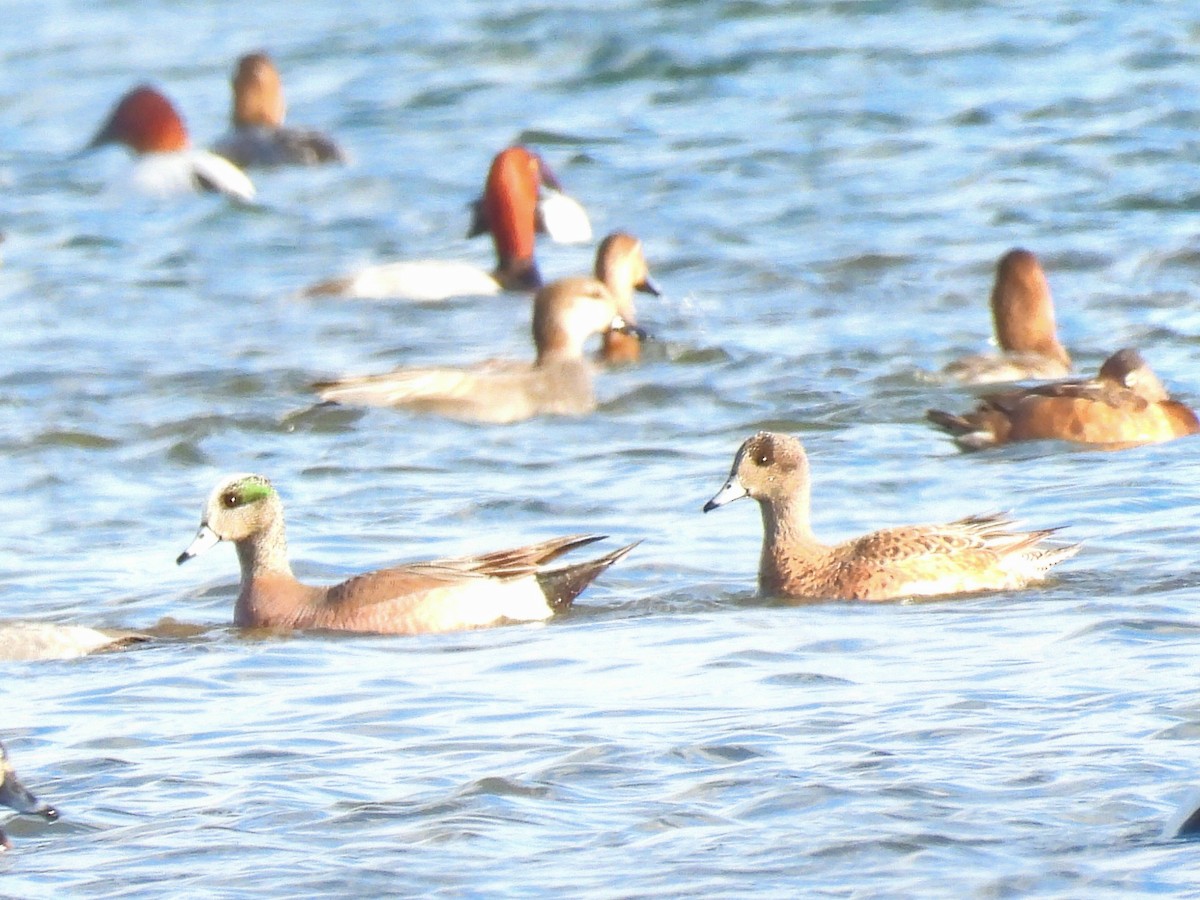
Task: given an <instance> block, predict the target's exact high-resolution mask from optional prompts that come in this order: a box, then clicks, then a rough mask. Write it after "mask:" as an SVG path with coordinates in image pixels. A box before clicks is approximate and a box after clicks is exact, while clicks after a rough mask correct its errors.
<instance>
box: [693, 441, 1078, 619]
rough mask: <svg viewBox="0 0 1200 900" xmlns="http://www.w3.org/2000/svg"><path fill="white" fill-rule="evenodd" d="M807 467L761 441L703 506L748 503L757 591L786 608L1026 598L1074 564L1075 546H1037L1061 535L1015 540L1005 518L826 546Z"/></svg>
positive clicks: (792, 448)
mask: <svg viewBox="0 0 1200 900" xmlns="http://www.w3.org/2000/svg"><path fill="white" fill-rule="evenodd" d="M810 494H811V483H810V480H809V469H808V457H807V455H806V454H805V452H804V446H803V445H802V444H801V442H800V441H799V439H797V438H795V437H792V436H791V435H784V434H777V433H773V432H769V431H760V432H758V433H757V434H755V435H753V436H751V437H749V438H747V439H746V440H745V441H744V442H743V443H742V445H741V447H740V448H739V449H738V451H737V454H736V455H735V456H734V460H733V468H732V470H731V472H730V474H729V478H728V480H727V481H726V482H725V484H724V485H723V486H722V487H721V489H720V490H719V491H718V492H717V493H716V495H715V496H714V497H713V498H712V499H711V500H709V501H708V502H707V503H706V504H705V505H704V511H705V512H711V511H712V510H714V509H717V508H718V507H721V506H725V505H726V504H728V503H732V502H733V501H735V500H740V499H741V498H743V497H750V498H752V499H754V500H757V501H758V505H759V507H760V509H761V511H762V519H763V546H762V556H761V559H760V561H759V567H758V588H759V591H760V593H762V594H764V595H766V596H772V597H782V598H787V599H823V600H856V601H873V602H874V601H885V600H898V599H902V598H911V597H936V596H944V595H949V594H961V593H968V592H975V591H1005V590H1014V589H1016V588H1021V587H1024V586H1026V585H1027V584H1030V583H1031V582H1034V581H1036V580H1039V579H1040V578H1042V577H1043V576H1044V575H1045V573H1046V571H1047V570H1049V569H1050V568H1051V567H1052V566H1054V565H1056V564H1057V563H1059V562H1061V561H1063V560H1065V559H1067V558H1069V557H1071V556H1074V555H1075V553H1077V552H1078V550H1079V545H1078V544H1072V545H1068V546H1058V547H1044V546H1041V544H1042V541H1043V540H1044V539H1045V538H1046V537H1047V536H1049V535H1050V534H1052V533H1054V531H1055V530H1056V529H1043V530H1040V531H1014V530H1013V529H1012V525H1013V523H1012V521H1011V520H1010V519H1008V518H1007V517H1005V516H1003V515H994V514H993V515H977V516H970V517H968V518H965V519H959V520H957V521H954V522H949V523H947V524H944V525H903V526H900V527H897V528H885V529H883V530H880V531H874V532H871V533H870V534H866V535H863V536H862V537H856V538H852V539H851V540H848V541H844V542H843V543H840V544H824V543H822V542H821V541H819V540H818V539H817V538H816V536H815V535H814V534H813V532H812V525H811V523H810V517H809V511H810Z"/></svg>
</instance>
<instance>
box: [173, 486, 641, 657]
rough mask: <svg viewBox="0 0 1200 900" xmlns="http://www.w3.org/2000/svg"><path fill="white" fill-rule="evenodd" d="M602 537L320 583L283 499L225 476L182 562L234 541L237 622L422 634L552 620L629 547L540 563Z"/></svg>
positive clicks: (272, 490)
mask: <svg viewBox="0 0 1200 900" xmlns="http://www.w3.org/2000/svg"><path fill="white" fill-rule="evenodd" d="M602 538H603V535H571V536H569V537H562V538H554V539H553V540H549V541H543V542H541V543H539V544H531V545H529V546H527V547H516V548H513V549H511V550H500V551H498V552H496V553H488V554H485V555H482V556H472V557H460V558H454V559H439V560H433V561H431V562H419V563H409V564H406V565H401V566H395V567H393V568H388V569H380V570H379V571H375V572H369V573H367V574H365V575H358V576H356V577H354V578H351V579H349V580H348V581H344V582H342V583H341V584H336V585H332V586H326V587H315V586H311V585H306V584H301V583H300V582H299V581H297V580H296V578H295V576H294V575H292V568H291V566H290V565H289V563H288V554H287V538H286V535H285V531H284V524H283V504H282V503H281V501H280V499H279V494H278V493H276V491H275V488H274V487H273V486H272V485H271V483H270V482H269V481H268V480H267V479H265V478H263V477H262V476H261V475H231V476H229V477H226V478H223V479H222V480H221V482H220V483H219V484H218V485H217V486H216V488H215V489H214V490H213V492H212V494H211V495H210V496H209V498H208V501H207V502H206V503H205V505H204V511H203V513H202V515H201V523H200V530H199V532H198V533H197V535H196V538H195V540H194V541H192V543H191V545H190V546H189V547H188V548H187V549H186V550H184V551H183V553H181V554H180V555H179V558H178V560H176V561H177V562H178V563H181V564H182V563H184V562H186V561H187V560H189V559H191V558H192V557H194V556H198V555H199V554H201V553H203V552H204V551H205V550H208V549H209V548H210V547H213V546H215V545H216V544H217V543H218V542H220V541H233V542H234V545H235V546H236V547H237V554H238V561H239V562H240V563H241V570H242V579H241V591H240V592H239V593H238V598H237V605H236V606H235V607H234V614H233V621H234V624H236V625H239V626H242V627H260V628H299V629H303V628H324V629H332V630H337V631H358V632H373V633H377V634H425V633H429V632H439V631H457V630H461V629H466V628H481V627H483V626H486V625H495V624H498V623H500V622H504V621H516V622H530V621H539V620H542V619H548V618H550V617H551V616H552V615H554V613H556V612H558V611H559V610H562V609H565V608H566V607H568V606H570V605H571V602H572V601H573V600H574V599H575V598H576V597H577V596H578V595H579V594H580V593H581V592H582V591H583V589H584V588H586V587H587V586H588V585H589V584H590V583H591V582H592V580H593V579H595V578H596V576H597V575H599V574H600V573H601V572H603V571H604V570H605V569H607V568H608V567H609V566H611V565H612V564H613V563H614V562H616V561H617V560H619V559H620V558H621V557H623V556H624V555H625V554H626V553H628V552H629V551H630V550H632V549H633V547H634V546H635V545H634V544H630V545H628V546H626V547H622V548H620V549H619V550H614V551H612V552H611V553H607V554H605V555H604V556H601V557H597V558H596V559H591V560H588V561H586V562H581V563H573V564H569V565H563V566H558V567H555V568H545V566H546V564H547V563H549V562H551V561H553V560H555V559H557V558H558V557H560V556H562V555H563V554H565V553H568V552H570V551H571V550H575V549H576V548H579V547H583V546H586V545H587V544H591V543H593V542H594V541H598V540H601V539H602Z"/></svg>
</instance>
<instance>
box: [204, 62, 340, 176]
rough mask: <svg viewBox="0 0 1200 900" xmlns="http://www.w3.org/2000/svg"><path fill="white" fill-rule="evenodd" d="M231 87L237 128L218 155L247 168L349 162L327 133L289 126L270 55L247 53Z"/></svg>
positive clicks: (220, 144) (226, 137)
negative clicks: (285, 118)
mask: <svg viewBox="0 0 1200 900" xmlns="http://www.w3.org/2000/svg"><path fill="white" fill-rule="evenodd" d="M232 85H233V113H232V116H231V118H232V122H231V124H232V128H231V130H230V131H229V133H228V134H226V135H224V136H223V137H222V138H220V140H218V141H217V142H216V143H215V144H214V145H213V148H212V149H213V152H214V153H218V154H220V155H221V156H223V157H225V158H226V159H228V160H229V161H230V162H232V163H233V164H234V165H236V166H241V167H242V168H248V167H250V166H315V165H319V164H321V163H344V162H345V161H346V154H345V153H343V152H342V148H341V147H339V146H338V145H337V142H335V141H334V140H333V138H331V137H329V136H328V135H325V134H322V133H321V132H319V131H311V130H309V129H305V128H287V127H285V126H284V124H283V118H284V115H285V114H286V112H287V104H286V103H284V100H283V82H282V81H281V80H280V78H279V70H278V69H276V68H275V63H274V62H272V60H271V57H270V56H268V55H267V54H266V53H264V52H258V53H248V54H246V55H245V56H243V57H242V58H241V59H239V60H238V64H237V70H236V71H235V72H234V75H233V81H232Z"/></svg>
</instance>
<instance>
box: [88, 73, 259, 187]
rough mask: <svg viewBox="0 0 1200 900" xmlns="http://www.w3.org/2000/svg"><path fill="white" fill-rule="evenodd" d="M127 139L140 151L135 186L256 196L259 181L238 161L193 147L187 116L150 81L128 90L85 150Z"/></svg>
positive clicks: (134, 171)
mask: <svg viewBox="0 0 1200 900" xmlns="http://www.w3.org/2000/svg"><path fill="white" fill-rule="evenodd" d="M106 144H124V145H125V146H126V147H128V148H129V149H130V150H132V151H133V152H134V154H136V156H137V162H136V163H135V165H134V168H133V171H132V173H131V174H130V180H131V182H132V185H133V187H134V189H136V190H137V191H139V192H141V193H144V194H149V195H151V196H155V197H169V196H172V195H176V194H182V193H188V192H194V191H212V192H214V193H219V194H225V195H226V196H229V197H233V198H234V199H237V200H242V201H244V202H249V201H251V200H253V199H254V185H253V184H252V183H251V182H250V179H249V178H247V177H246V174H245V173H244V172H242V170H241V169H239V168H238V167H237V166H235V165H234V164H233V163H231V162H230V161H229V160H227V159H225V158H224V157H223V156H217V155H216V154H215V153H209V152H208V151H207V150H197V149H194V148H192V146H191V142H190V141H189V140H188V134H187V128H186V127H185V126H184V124H183V119H181V118H180V116H179V113H178V112H176V111H175V107H174V106H173V105H172V104H171V101H170V100H168V99H167V98H166V97H165V96H163V94H162V93H160V92H159V91H157V90H155V89H154V88H152V87H150V86H148V85H142V86H140V87H136V88H134V89H133V90H131V91H130V92H129V93H127V94H126V95H125V96H124V97H122V98H121V100H120V101H119V102H118V103H117V105H116V106H115V107H114V108H113V111H112V112H111V113H110V114H109V116H108V119H107V120H106V121H105V123H104V124H103V125H102V126H101V127H100V130H99V131H97V132H96V135H95V137H93V138H92V140H91V142H90V143H88V145H87V147H85V148H84V149H85V150H94V149H96V148H98V147H102V146H104V145H106Z"/></svg>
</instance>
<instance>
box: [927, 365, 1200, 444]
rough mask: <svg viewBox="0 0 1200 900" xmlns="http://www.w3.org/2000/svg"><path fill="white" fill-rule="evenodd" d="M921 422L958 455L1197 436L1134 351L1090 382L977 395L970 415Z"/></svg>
mask: <svg viewBox="0 0 1200 900" xmlns="http://www.w3.org/2000/svg"><path fill="white" fill-rule="evenodd" d="M926 415H927V416H928V418H929V420H930V421H931V422H933V423H934V424H935V425H937V426H938V427H939V428H941V429H942V430H943V431H946V432H948V433H949V434H952V435H954V442H955V443H956V444H958V446H959V447H961V448H962V449H963V450H982V449H986V448H988V447H995V446H998V445H1000V444H1006V443H1009V442H1011V441H1036V440H1047V439H1054V440H1061V441H1073V442H1075V443H1079V444H1097V445H1105V446H1107V447H1109V448H1120V447H1132V446H1137V445H1139V444H1153V443H1159V442H1161V441H1169V440H1172V439H1174V438H1177V437H1183V436H1184V435H1188V434H1195V433H1196V432H1197V431H1200V421H1198V420H1197V418H1196V414H1195V413H1194V412H1192V410H1191V409H1189V408H1188V407H1187V406H1186V405H1185V404H1183V403H1180V402H1179V401H1178V400H1172V399H1171V398H1170V397H1169V396H1168V394H1167V391H1166V389H1165V388H1164V387H1163V385H1162V382H1161V381H1159V380H1158V376H1156V375H1155V374H1154V371H1153V370H1152V369H1151V368H1150V366H1148V365H1147V364H1146V361H1145V360H1144V359H1142V355H1141V354H1140V353H1138V352H1137V351H1136V350H1132V349H1129V348H1126V349H1124V350H1118V351H1117V352H1116V353H1114V354H1113V355H1112V356H1110V357H1109V358H1108V359H1106V360H1105V361H1104V364H1103V365H1102V366H1101V367H1100V372H1099V374H1098V375H1097V376H1096V377H1095V378H1087V379H1081V380H1077V381H1063V382H1057V383H1054V384H1043V385H1036V386H1034V387H1029V388H1018V389H1015V390H1011V391H1000V392H997V393H994V394H986V395H984V396H983V397H982V398H981V399H980V401H979V404H978V405H977V406H976V407H975V409H974V410H973V411H972V412H969V413H964V414H963V415H954V414H952V413H948V412H943V411H941V410H936V409H931V410H929V411H928V412H927V413H926Z"/></svg>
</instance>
